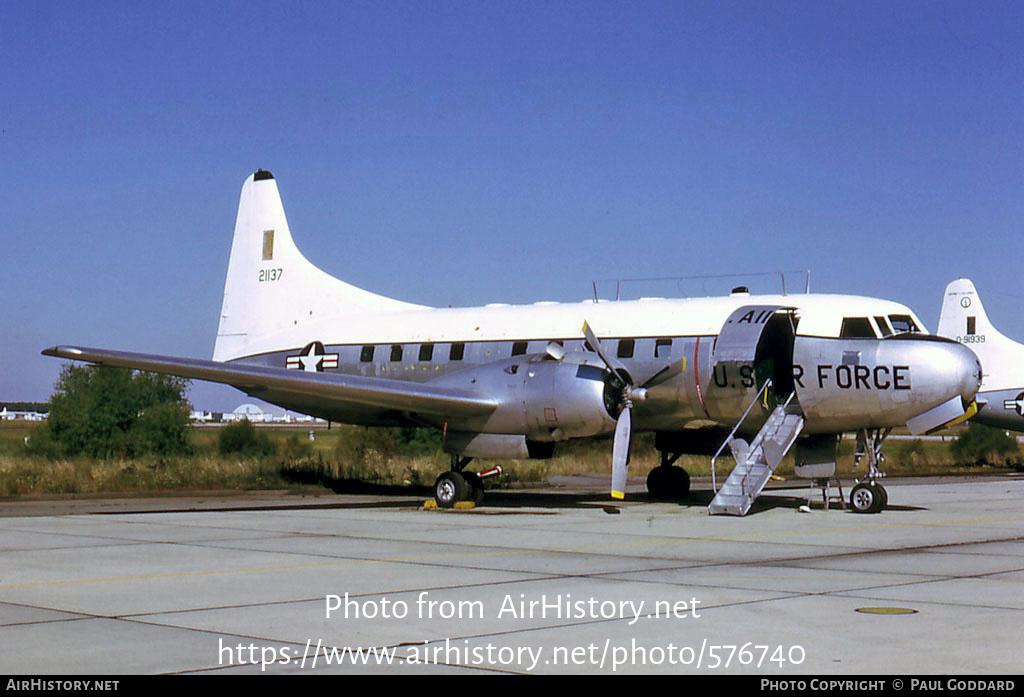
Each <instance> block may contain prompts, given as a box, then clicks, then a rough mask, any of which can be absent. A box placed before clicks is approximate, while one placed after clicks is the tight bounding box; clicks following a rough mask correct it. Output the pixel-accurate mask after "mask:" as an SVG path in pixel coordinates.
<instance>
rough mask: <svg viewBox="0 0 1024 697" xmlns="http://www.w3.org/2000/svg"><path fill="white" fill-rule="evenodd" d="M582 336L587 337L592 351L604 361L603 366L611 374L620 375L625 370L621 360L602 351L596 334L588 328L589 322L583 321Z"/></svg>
mask: <svg viewBox="0 0 1024 697" xmlns="http://www.w3.org/2000/svg"><path fill="white" fill-rule="evenodd" d="M583 336H585V337H587V343H588V344H590V348H592V349H594V352H595V353H597V355H598V356H599V357H600V358H601V360H602V361H604V364H605V366H607V367H608V370H610V371H611V373H612V375H617V376H619V377H621V376H622V373H623V372H625V370H626V366H624V365H622V362H621V361H619V360H618V359H612V357H611V356H609V355H608V354H607V353H605V352H604V348H603V347H602V346H601V342H600V341H598V339H597V335H596V334H594V330H593V329H591V328H590V323H589V322H586V321H584V322H583Z"/></svg>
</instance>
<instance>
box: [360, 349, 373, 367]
mask: <svg viewBox="0 0 1024 697" xmlns="http://www.w3.org/2000/svg"><path fill="white" fill-rule="evenodd" d="M373 348H374V347H373V346H364V347H363V350H362V351H361V352H360V353H359V361H360V362H361V363H372V362H373Z"/></svg>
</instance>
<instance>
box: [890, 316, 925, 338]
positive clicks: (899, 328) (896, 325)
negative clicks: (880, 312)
mask: <svg viewBox="0 0 1024 697" xmlns="http://www.w3.org/2000/svg"><path fill="white" fill-rule="evenodd" d="M889 321H890V322H892V328H893V330H895V332H896V333H897V334H902V333H903V332H919V331H921V330H920V329H918V328H917V325H916V324H914V320H912V319H910V315H889Z"/></svg>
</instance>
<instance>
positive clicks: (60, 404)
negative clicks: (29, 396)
mask: <svg viewBox="0 0 1024 697" xmlns="http://www.w3.org/2000/svg"><path fill="white" fill-rule="evenodd" d="M188 385H189V381H188V380H185V379H183V378H176V377H171V376H167V375H157V374H155V373H144V372H139V371H131V370H127V369H125V368H109V367H105V366H76V365H65V366H64V367H63V368H62V369H61V373H60V379H59V380H58V381H57V384H56V386H55V387H56V391H55V392H54V393H53V396H52V397H51V398H50V416H49V419H48V420H47V424H46V430H47V433H48V435H49V438H50V439H51V440H52V442H53V444H54V445H55V446H56V450H57V451H58V452H59V453H61V454H64V455H80V454H82V455H91V456H93V457H104V458H106V457H125V458H130V457H137V456H140V455H160V456H164V455H172V454H176V453H185V452H188V450H189V447H190V444H189V420H188V419H189V412H190V411H191V409H192V407H191V405H190V404H189V403H188V401H187V400H186V399H185V392H186V390H187V389H188Z"/></svg>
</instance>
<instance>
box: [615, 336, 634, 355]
mask: <svg viewBox="0 0 1024 697" xmlns="http://www.w3.org/2000/svg"><path fill="white" fill-rule="evenodd" d="M635 346H636V341H635V340H633V339H619V350H618V353H617V355H618V357H619V358H632V357H633V349H634V347H635Z"/></svg>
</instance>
